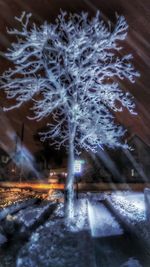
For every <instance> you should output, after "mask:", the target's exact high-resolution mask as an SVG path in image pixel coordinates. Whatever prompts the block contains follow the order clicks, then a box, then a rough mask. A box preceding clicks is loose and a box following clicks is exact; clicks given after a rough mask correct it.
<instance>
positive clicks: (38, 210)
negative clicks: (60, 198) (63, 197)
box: [15, 201, 53, 228]
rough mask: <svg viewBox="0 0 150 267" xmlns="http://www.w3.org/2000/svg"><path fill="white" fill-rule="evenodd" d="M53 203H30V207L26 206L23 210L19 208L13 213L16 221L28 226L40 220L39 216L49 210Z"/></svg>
mask: <svg viewBox="0 0 150 267" xmlns="http://www.w3.org/2000/svg"><path fill="white" fill-rule="evenodd" d="M52 204H53V203H47V202H44V201H43V202H42V204H41V205H38V206H37V205H32V206H31V207H28V208H26V209H25V210H20V211H19V212H18V213H17V215H15V219H16V221H17V222H18V223H19V224H20V225H22V226H24V227H26V228H28V227H32V225H34V224H35V223H36V221H38V220H40V218H41V217H42V216H43V215H44V214H45V213H46V211H48V210H49V208H50V207H51V206H52Z"/></svg>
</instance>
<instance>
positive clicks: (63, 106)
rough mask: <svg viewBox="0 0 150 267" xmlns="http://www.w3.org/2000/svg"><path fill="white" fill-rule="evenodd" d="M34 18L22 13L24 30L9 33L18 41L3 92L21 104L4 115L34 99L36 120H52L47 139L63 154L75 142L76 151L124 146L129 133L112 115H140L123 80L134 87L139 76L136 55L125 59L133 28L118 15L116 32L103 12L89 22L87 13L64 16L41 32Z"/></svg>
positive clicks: (5, 77)
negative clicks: (125, 43) (134, 62)
mask: <svg viewBox="0 0 150 267" xmlns="http://www.w3.org/2000/svg"><path fill="white" fill-rule="evenodd" d="M30 17H31V14H25V13H24V12H23V13H22V15H21V17H20V18H16V20H17V21H18V22H19V23H20V24H21V27H22V30H17V29H11V30H8V33H9V34H13V35H16V36H17V41H16V43H13V44H12V46H11V48H10V49H8V51H7V53H6V54H5V55H6V57H7V58H8V59H9V60H10V61H11V62H13V63H14V66H15V67H14V68H13V69H9V70H8V71H6V72H4V74H3V75H2V82H1V88H2V89H4V90H5V92H6V95H7V97H8V98H11V99H12V98H15V99H16V104H14V105H13V106H11V107H8V108H5V110H8V109H12V108H15V107H20V106H21V105H22V104H23V103H24V102H26V101H28V100H33V107H32V110H33V113H34V115H33V117H32V118H33V119H36V120H41V119H43V118H45V117H48V116H50V117H51V121H52V123H50V124H49V128H48V130H47V131H46V132H44V133H43V137H42V138H43V140H45V139H46V138H50V139H52V140H53V144H55V145H57V148H58V149H59V148H60V146H61V145H65V146H66V147H68V144H69V143H71V140H73V142H74V144H75V147H74V149H75V150H76V151H77V152H79V150H80V148H84V149H86V150H92V151H96V149H97V147H99V146H101V147H103V146H105V145H106V146H109V147H113V148H114V147H118V146H124V147H125V146H126V145H124V144H123V143H122V141H121V137H122V136H123V135H124V129H123V128H122V127H121V126H118V125H116V123H115V118H114V115H112V113H115V112H116V111H117V112H121V111H123V108H124V107H125V108H127V109H128V110H129V111H130V112H131V113H132V114H134V113H135V105H134V102H133V97H132V96H131V95H130V94H129V93H127V92H124V91H123V90H122V89H121V87H120V82H119V80H122V79H127V80H129V82H132V83H133V82H135V79H136V77H138V76H139V73H138V72H137V71H135V69H134V67H133V65H132V63H131V61H132V56H131V55H130V54H127V55H121V54H120V50H121V49H122V46H121V42H122V41H123V40H124V39H125V38H126V35H127V29H128V25H127V22H126V20H125V18H124V17H123V16H117V17H116V26H115V27H114V28H113V27H112V26H111V24H110V22H109V23H108V24H106V23H105V22H104V21H103V20H102V19H101V16H100V13H99V12H97V14H96V16H95V17H94V18H93V19H91V20H90V19H89V18H88V14H87V13H84V12H82V13H81V14H70V15H69V16H68V14H67V13H66V12H63V11H61V13H60V15H59V16H58V18H57V20H56V23H55V24H48V23H47V22H45V23H44V24H43V25H41V26H40V27H37V26H36V25H35V24H33V25H32V24H30Z"/></svg>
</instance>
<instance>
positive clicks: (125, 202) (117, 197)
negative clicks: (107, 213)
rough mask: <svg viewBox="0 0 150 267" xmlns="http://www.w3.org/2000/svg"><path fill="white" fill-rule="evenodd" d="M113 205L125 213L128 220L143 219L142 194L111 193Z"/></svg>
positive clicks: (143, 205)
mask: <svg viewBox="0 0 150 267" xmlns="http://www.w3.org/2000/svg"><path fill="white" fill-rule="evenodd" d="M111 200H112V201H113V205H115V206H117V208H119V210H120V211H121V212H122V213H125V214H126V215H127V216H128V218H129V219H130V220H133V221H145V220H146V216H145V203H144V194H143V193H137V192H118V193H113V194H112V195H111Z"/></svg>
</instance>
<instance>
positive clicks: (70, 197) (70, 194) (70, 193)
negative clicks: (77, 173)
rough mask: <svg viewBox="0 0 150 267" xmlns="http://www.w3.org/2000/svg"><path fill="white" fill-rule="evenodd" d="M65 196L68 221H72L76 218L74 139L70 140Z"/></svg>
mask: <svg viewBox="0 0 150 267" xmlns="http://www.w3.org/2000/svg"><path fill="white" fill-rule="evenodd" d="M65 194H66V199H65V202H66V203H65V209H66V219H67V220H68V221H70V220H72V219H73V217H74V138H70V140H69V155H68V175H67V180H66V188H65Z"/></svg>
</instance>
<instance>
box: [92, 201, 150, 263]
mask: <svg viewBox="0 0 150 267" xmlns="http://www.w3.org/2000/svg"><path fill="white" fill-rule="evenodd" d="M88 211H89V212H88V213H89V221H90V227H91V234H92V236H93V241H94V242H93V243H94V251H95V259H96V267H150V256H149V255H148V254H147V253H146V251H144V247H142V245H141V244H140V243H139V242H137V240H135V239H134V238H133V237H132V236H131V235H130V234H129V233H126V232H125V231H124V229H123V227H122V226H121V225H120V224H119V223H118V222H117V220H116V218H115V217H114V216H113V215H112V214H111V213H110V211H109V210H108V209H107V208H106V207H105V206H104V204H100V203H96V202H90V203H89V204H88Z"/></svg>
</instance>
